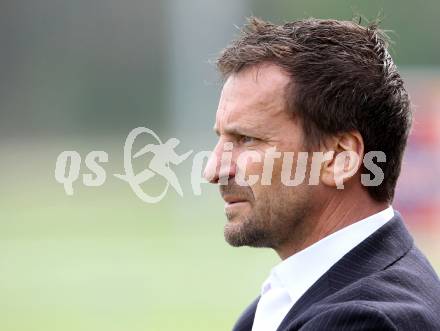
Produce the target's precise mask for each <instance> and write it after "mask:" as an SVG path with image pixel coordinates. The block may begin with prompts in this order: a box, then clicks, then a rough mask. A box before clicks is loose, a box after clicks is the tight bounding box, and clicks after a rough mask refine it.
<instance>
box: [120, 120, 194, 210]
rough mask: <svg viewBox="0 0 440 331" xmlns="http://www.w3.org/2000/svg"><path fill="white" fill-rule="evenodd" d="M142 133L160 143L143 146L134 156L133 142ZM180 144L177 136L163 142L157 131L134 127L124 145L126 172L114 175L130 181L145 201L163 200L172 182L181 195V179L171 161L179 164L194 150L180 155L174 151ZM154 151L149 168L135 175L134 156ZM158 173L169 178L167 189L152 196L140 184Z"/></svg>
mask: <svg viewBox="0 0 440 331" xmlns="http://www.w3.org/2000/svg"><path fill="white" fill-rule="evenodd" d="M142 133H148V134H150V135H151V136H153V137H154V138H155V139H156V141H157V142H158V144H148V145H146V146H145V147H143V148H142V149H141V150H139V151H138V152H137V153H135V154H134V155H133V157H132V153H131V152H132V148H133V143H134V141H135V139H136V137H137V136H138V135H140V134H142ZM179 144H180V141H179V139H177V138H170V139H168V140H167V141H166V142H165V143H162V141H161V140H160V138H159V137H158V136H157V134H156V133H154V131H153V130H150V129H148V128H145V127H138V128H136V129H133V130H132V131H131V132H130V133H129V134H128V136H127V139H126V140H125V145H124V170H125V174H123V175H118V174H115V175H114V176H115V177H116V178H119V179H122V180H124V181H126V182H128V183H129V184H130V186H131V188H132V189H133V191H134V193H135V194H136V195H137V196H138V198H139V199H141V200H142V201H144V202H148V203H156V202H159V201H160V200H162V198H163V197H164V196H165V194H166V193H167V191H168V187H169V185H170V184H171V186H172V187H173V188H174V190H175V191H176V192H177V193H178V194H179V195H180V196H183V192H182V188H181V187H180V184H179V181H178V179H177V176H176V174H175V173H174V172H173V171H172V170H171V168H170V167H169V163H172V164H174V165H178V164H180V163H182V162H183V161H185V160H186V159H187V158H188V156H190V155H191V153H192V152H193V151H192V150H190V151H188V152H186V153H185V154H182V155H178V154H176V152H175V151H174V148H176V147H177V145H179ZM149 152H151V153H153V154H154V155H153V158H152V159H151V161H150V163H149V165H148V168H147V169H144V170H143V171H141V172H140V173H139V174H137V175H135V174H134V172H133V164H132V158H133V159H136V158H138V157H140V156H142V155H145V154H146V153H149ZM156 174H158V175H160V176H162V177H164V178H165V179H166V180H167V184H166V187H165V189H164V190H163V191H162V193H161V194H159V195H158V196H155V197H152V196H150V195H148V194H146V193H145V192H144V191H143V190H142V188H141V187H140V185H141V184H142V183H144V182H146V181H147V180H149V179H150V178H152V177H154V176H155V175H156Z"/></svg>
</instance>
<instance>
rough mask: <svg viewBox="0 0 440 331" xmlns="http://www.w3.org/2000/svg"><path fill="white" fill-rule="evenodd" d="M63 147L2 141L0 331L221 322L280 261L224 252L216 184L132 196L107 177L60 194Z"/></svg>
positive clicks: (198, 326)
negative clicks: (57, 171)
mask: <svg viewBox="0 0 440 331" xmlns="http://www.w3.org/2000/svg"><path fill="white" fill-rule="evenodd" d="M59 152H60V150H59V149H58V148H57V147H55V146H51V145H50V144H49V145H45V146H44V147H42V146H41V145H40V146H37V147H33V148H31V147H29V146H18V147H17V146H15V147H14V148H11V147H10V146H9V147H5V148H3V150H2V155H8V156H9V157H8V158H7V159H6V158H5V161H4V162H3V163H2V166H1V170H2V172H1V173H2V187H1V189H0V190H1V191H0V192H1V199H0V330H2V331H37V330H38V331H40V330H41V331H43V330H44V331H52V330H54V331H58V330H63V331H73V330H75V331H78V330H81V331H89V330H90V331H92V330H93V331H100V330H105V331H123V330H124V331H125V330H130V331H137V330H181V331H184V330H192V331H193V330H210V331H216V330H228V329H230V328H231V326H232V324H233V323H234V321H235V319H236V317H237V315H238V314H239V313H240V312H241V311H242V309H243V308H244V307H245V306H246V305H247V304H248V303H249V302H250V301H251V300H252V299H253V298H254V297H255V296H256V295H257V294H258V292H259V289H260V285H261V282H262V281H263V280H264V279H265V277H266V276H267V273H268V271H269V270H270V268H271V266H273V265H274V264H275V263H277V261H278V259H277V257H276V256H275V254H274V253H272V252H271V251H268V250H258V249H248V248H240V249H236V248H231V247H229V246H228V245H227V244H226V243H225V242H224V239H223V224H224V216H223V203H222V201H221V199H220V198H219V197H218V192H217V189H216V188H215V187H212V188H208V187H206V188H204V193H205V194H203V195H202V196H200V197H196V196H193V195H192V194H188V195H186V196H185V197H184V198H180V197H179V196H177V194H175V193H174V192H170V194H168V195H167V197H166V198H165V199H164V200H163V201H162V202H161V203H159V204H155V205H148V204H145V203H143V202H141V201H140V200H138V199H137V198H136V197H135V196H134V195H133V193H132V192H131V191H130V188H129V187H128V185H126V184H124V183H122V182H117V181H115V180H112V179H110V178H108V180H107V182H106V184H105V185H104V186H103V187H100V188H85V187H81V185H78V186H77V187H76V191H75V195H74V196H73V197H68V196H66V195H65V194H64V191H63V188H62V186H61V185H59V184H58V183H56V182H55V180H54V179H53V168H54V164H55V159H56V155H57V154H58V153H59Z"/></svg>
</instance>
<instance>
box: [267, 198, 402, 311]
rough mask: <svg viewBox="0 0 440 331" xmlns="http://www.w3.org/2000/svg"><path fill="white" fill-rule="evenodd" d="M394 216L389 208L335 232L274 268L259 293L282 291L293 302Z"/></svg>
mask: <svg viewBox="0 0 440 331" xmlns="http://www.w3.org/2000/svg"><path fill="white" fill-rule="evenodd" d="M393 216H394V211H393V208H392V207H391V206H390V207H388V208H386V209H385V210H382V211H381V212H379V213H376V214H374V215H371V216H369V217H367V218H365V219H363V220H361V221H358V222H356V223H353V224H351V225H349V226H347V227H344V228H342V229H341V230H339V231H336V232H334V233H332V234H330V235H329V236H327V237H325V238H323V239H321V240H320V241H318V242H316V243H314V244H313V245H311V246H309V247H307V248H305V249H304V250H302V251H300V252H298V253H296V254H294V255H292V256H290V257H288V258H287V259H285V260H284V261H281V262H280V263H279V264H278V265H276V266H275V267H274V268H273V269H272V270H271V273H270V275H269V277H268V279H267V280H266V281H265V282H264V283H263V285H262V289H261V294H262V295H263V294H264V293H266V292H267V291H268V290H269V289H270V288H273V287H281V288H284V289H285V290H286V291H287V292H288V293H289V296H290V299H291V300H292V301H293V303H295V302H296V301H297V300H298V299H299V298H300V297H301V296H302V295H303V294H304V293H305V292H306V291H307V290H308V289H309V287H311V286H312V285H313V284H314V283H315V282H316V281H317V280H318V279H319V278H320V277H321V276H322V275H323V274H325V273H326V272H327V271H328V269H330V268H331V267H332V266H333V265H334V264H335V263H336V262H338V261H339V260H340V259H341V258H342V257H343V256H344V255H345V254H347V253H348V252H349V251H350V250H351V249H353V248H354V247H356V246H357V245H358V244H360V243H361V242H362V241H363V240H365V239H366V238H367V237H368V236H370V235H371V234H372V233H373V232H375V231H376V230H377V229H379V228H380V227H381V226H382V225H384V224H385V223H386V222H387V221H389V220H390V219H391V218H393Z"/></svg>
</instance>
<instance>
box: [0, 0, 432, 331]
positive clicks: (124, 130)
mask: <svg viewBox="0 0 440 331" xmlns="http://www.w3.org/2000/svg"><path fill="white" fill-rule="evenodd" d="M359 14H361V15H362V16H363V17H364V18H366V19H374V18H376V17H377V16H378V15H379V16H380V17H382V20H383V24H382V27H383V28H385V29H391V30H393V31H394V32H391V33H390V36H391V37H392V39H393V40H394V41H395V43H394V44H393V46H392V51H391V53H392V55H393V56H394V59H395V61H396V62H397V64H398V65H399V67H400V68H401V71H402V72H403V74H404V76H405V78H406V79H407V81H408V86H409V88H410V91H411V93H412V94H413V100H415V103H416V104H417V113H416V124H415V127H414V131H413V135H412V138H411V142H410V146H409V150H408V153H407V158H406V161H405V164H404V174H403V175H402V179H401V182H400V183H399V190H398V196H397V198H396V203H395V207H396V208H397V209H399V210H401V211H402V213H403V216H404V217H406V220H407V222H408V226H409V227H410V228H411V229H412V231H413V233H414V234H415V236H416V240H417V241H418V243H419V245H420V246H421V247H422V249H423V250H424V251H425V252H426V254H427V255H428V257H429V258H430V260H431V261H432V262H433V264H434V266H435V267H436V268H437V270H440V255H439V254H438V252H439V251H440V249H439V248H440V246H439V244H438V233H439V229H440V226H439V220H438V218H439V217H438V216H439V215H440V209H438V208H439V207H438V206H439V205H440V192H439V187H440V185H439V184H440V182H439V180H438V177H437V176H436V172H438V169H439V166H440V162H439V156H438V154H439V153H438V150H439V148H440V137H439V135H438V133H437V132H439V131H440V130H439V129H440V117H439V115H438V114H439V105H440V92H439V91H440V71H439V69H438V68H439V65H440V43H439V37H438V31H439V28H440V24H439V22H438V16H439V14H440V2H439V1H435V0H430V1H419V2H415V1H409V0H404V1H402V0H401V1H397V0H395V1H385V0H383V1H368V2H366V1H331V2H329V1H324V0H320V1H318V0H313V1H310V0H308V1H305V0H304V1H271V2H269V1H263V0H254V1H251V0H249V1H236V0H227V1H222V2H218V1H214V0H205V1H202V0H188V1H178V0H165V1H151V0H144V1H142V0H127V1H116V0H88V1H85V0H77V1H66V0H38V1H30V0H29V1H23V0H17V1H12V0H6V1H2V2H1V3H0V42H1V51H0V69H1V70H0V73H1V74H0V153H1V154H0V155H1V162H0V176H1V186H0V196H1V198H0V330H2V331H12V330H14V331H15V330H16V331H23V330H26V331H28V330H29V331H31V330H32V331H34V330H35V331H36V330H45V331H48V330H64V331H69V330H94V331H96V330H106V331H112V330H115V331H116V330H117V331H121V330H132V331H134V330H211V331H214V330H228V329H230V328H231V326H232V324H233V323H234V321H235V319H236V317H237V316H238V315H239V314H240V312H241V311H242V309H243V308H244V307H245V306H246V305H247V304H248V303H249V302H250V301H251V300H252V299H253V298H254V297H255V296H256V295H258V293H259V289H260V285H261V283H262V282H263V281H264V279H265V277H266V276H267V274H268V272H269V270H270V268H271V267H272V266H273V265H275V264H276V263H277V262H278V258H277V256H276V255H275V253H273V252H271V251H268V250H261V249H248V248H239V249H237V248H231V247H229V246H228V245H227V244H226V243H225V242H224V239H223V224H224V222H225V219H224V216H223V203H222V200H221V199H220V197H219V194H218V192H217V188H216V187H209V186H208V185H204V186H203V188H202V193H203V194H202V195H200V196H195V195H194V194H193V193H192V190H191V187H190V176H189V166H190V163H191V161H185V162H184V163H183V164H182V166H179V167H176V168H178V170H177V169H176V170H177V172H178V175H179V179H180V181H181V184H182V186H183V190H184V196H183V197H180V196H178V195H177V194H176V193H175V192H174V191H173V190H170V191H169V193H168V194H167V196H166V197H165V199H164V200H162V201H161V202H160V203H158V204H146V203H143V202H142V201H140V200H139V199H138V198H137V197H136V196H135V195H134V193H133V192H132V191H131V189H130V187H129V186H128V185H127V184H126V183H124V182H121V181H119V180H117V179H116V178H114V177H113V176H112V175H111V174H113V173H121V172H122V157H123V152H122V148H123V144H124V141H125V138H126V136H127V134H128V133H129V131H130V130H132V129H133V128H135V127H138V126H145V127H148V128H150V129H153V130H154V131H155V132H156V133H157V134H158V135H159V136H160V137H161V138H162V140H166V139H168V138H170V137H177V138H179V139H180V140H181V144H180V145H179V147H178V148H177V151H178V152H179V153H180V154H182V153H184V152H186V151H187V150H190V149H193V150H195V151H199V150H209V149H210V148H212V146H213V145H214V142H215V135H214V134H213V133H212V129H211V128H212V125H213V120H214V115H215V110H216V107H217V99H218V95H219V91H220V89H221V82H220V80H219V77H218V76H217V74H216V72H215V67H214V66H213V65H212V60H214V59H215V57H216V54H218V52H219V51H220V50H221V49H222V48H223V47H224V46H226V44H227V43H229V41H230V40H231V39H232V38H233V37H234V36H235V35H236V34H237V32H238V30H237V28H236V26H241V25H242V24H243V23H244V21H245V17H246V16H249V15H255V16H260V17H262V18H265V19H269V20H272V21H274V22H277V23H282V22H283V21H287V20H293V19H298V18H305V17H309V16H313V17H319V18H337V19H346V20H350V19H351V18H352V17H354V16H358V15H359ZM64 150H77V151H78V152H79V153H80V154H81V156H82V158H83V159H84V158H85V156H86V154H87V153H88V152H90V151H92V150H104V151H107V152H108V153H109V162H108V164H106V165H105V169H106V171H107V180H106V182H105V184H104V185H103V186H101V187H85V186H84V185H83V184H82V182H81V180H78V181H77V182H75V184H74V189H75V193H74V195H73V196H67V195H66V194H65V193H64V189H63V187H62V185H60V184H58V183H57V182H56V181H55V178H54V169H55V161H56V158H57V156H58V154H60V153H61V152H62V151H64ZM86 172H88V170H87V169H86V168H85V167H84V165H83V167H82V169H81V175H82V174H84V173H86ZM420 182H422V183H423V185H419V184H418V183H420ZM415 183H417V185H415ZM162 184H163V183H161V182H160V181H158V182H154V183H153V184H151V185H150V187H148V185H147V187H146V188H145V190H146V191H147V190H151V191H149V192H152V193H153V192H155V190H156V191H157V190H158V187H160V185H162Z"/></svg>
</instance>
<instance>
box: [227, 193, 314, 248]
mask: <svg viewBox="0 0 440 331" xmlns="http://www.w3.org/2000/svg"><path fill="white" fill-rule="evenodd" d="M280 196H282V195H280ZM310 209H311V204H310V199H309V196H308V194H305V192H304V194H301V195H300V194H296V196H295V198H291V199H286V201H282V200H280V199H270V198H269V197H266V201H264V203H263V201H261V202H259V203H257V202H256V201H253V204H252V205H251V211H250V212H249V213H247V214H244V213H243V215H234V214H228V213H226V217H227V218H228V222H227V224H226V225H225V228H224V236H225V240H226V242H227V243H228V244H230V245H231V246H234V247H240V246H250V247H267V248H273V249H277V248H278V247H280V246H282V245H283V244H285V243H286V242H288V241H299V240H301V239H302V238H295V237H296V236H300V235H301V233H302V231H301V230H300V229H301V228H302V227H303V226H304V222H305V219H306V218H307V215H308V214H309V212H310Z"/></svg>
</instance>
